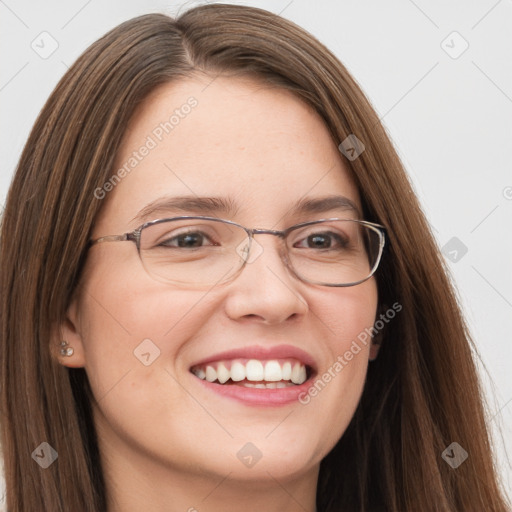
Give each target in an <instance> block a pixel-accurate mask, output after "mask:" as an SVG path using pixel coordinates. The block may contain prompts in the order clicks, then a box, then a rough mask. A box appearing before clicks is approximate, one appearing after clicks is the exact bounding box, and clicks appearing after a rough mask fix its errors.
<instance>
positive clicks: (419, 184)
mask: <svg viewBox="0 0 512 512" xmlns="http://www.w3.org/2000/svg"><path fill="white" fill-rule="evenodd" d="M198 3H203V2H165V1H159V0H149V1H142V0H110V1H100V0H89V1H87V0H71V1H67V2H64V1H55V0H53V1H45V2H36V1H35V0H34V1H27V0H25V1H15V0H0V49H1V50H0V58H1V74H0V104H1V109H2V116H1V118H0V145H1V146H0V155H1V159H2V166H1V172H0V206H1V205H2V204H3V202H4V199H5V195H6V193H7V189H8V186H9V182H10V180H11V177H12V174H13V171H14V169H15V166H16V162H17V160H18V158H19V155H20V152H21V150H22V147H23V144H24V142H25V140H26V138H27V136H28V133H29V130H30V128H31V126H32V124H33V122H34V120H35V117H36V115H37V114H38V112H39V110H40V109H41V107H42V105H43V103H44V101H45V100H46V98H47V97H48V95H49V94H50V92H51V90H52V89H53V87H54V86H55V84H56V83H57V81H58V79H59V78H60V77H61V76H62V74H63V73H64V72H65V71H66V69H67V67H68V66H69V65H70V64H71V63H72V62H73V61H74V60H75V59H76V58H77V57H78V56H79V54H81V53H82V51H83V50H85V48H86V47H87V46H88V45H89V44H90V43H92V42H93V41H94V40H96V39H97V38H98V37H99V36H101V35H102V34H104V33H105V32H106V31H108V30H109V29H111V28H113V27H114V26H115V25H117V24H119V23H120V22H122V21H124V20H126V19H128V18H131V17H133V16H136V15H139V14H145V13H148V12H155V11H156V12H165V13H167V14H171V15H172V14H176V13H177V12H178V10H179V9H180V8H181V10H183V9H184V8H187V7H190V6H193V5H196V4H198ZM230 3H245V4H248V5H253V6H256V7H262V8H265V9H268V10H270V11H273V12H275V13H280V14H281V15H282V16H284V17H286V18H288V19H290V20H292V21H294V22H296V23H297V24H299V25H300V26H302V27H304V28H305V29H307V30H308V31H310V32H311V33H313V34H314V35H315V36H316V37H317V38H319V39H320V40H321V41H322V42H323V43H324V44H326V45H327V47H329V48H330V49H331V50H333V51H334V53H335V54H336V55H337V56H338V57H339V58H340V59H341V60H342V62H344V63H345V65H346V66H347V67H348V69H349V70H350V71H351V72H352V74H353V75H354V76H355V78H356V79H357V80H358V82H359V83H360V84H361V86H362V87H363V89H364V91H365V92H366V94H367V95H368V96H369V98H370V100H371V101H372V103H373V105H374V107H375V109H376V110H377V112H378V113H379V115H380V116H381V117H382V119H383V122H384V123H385V125H386V127H387V129H388V131H389V133H390V135H391V137H392V139H393V141H394V142H395V145H396V147H397V148H398V151H399V153H400V155H401V157H402V159H403V162H404V164H405V166H406V168H407V170H408V172H409V173H410V176H411V178H412V180H413V183H414V186H415V189H416V192H417V193H418V195H419V197H420V199H421V202H422V204H423V206H424V209H425V212H426V214H427V217H428V219H429V221H430V222H431V225H432V226H433V229H434V232H435V234H436V237H437V240H438V242H439V245H440V246H441V247H444V246H445V244H447V242H448V241H449V240H450V239H452V238H453V237H456V238H457V239H458V241H455V242H453V241H452V243H456V244H458V245H459V248H456V250H457V255H455V253H453V252H451V254H450V251H452V250H453V248H454V247H456V246H453V247H452V246H448V248H447V249H446V251H445V252H446V257H447V258H448V259H450V258H452V259H453V258H454V257H455V256H456V257H457V258H458V260H457V261H456V262H454V261H450V263H449V264H450V268H451V271H452V275H453V279H454V282H455V284H456V286H457V288H458V290H459V294H460V300H461V302H462V304H463V307H464V310H465V313H466V316H467V319H468V322H469V325H470V327H471V329H472V332H473V335H474V338H475V340H476V344H477V348H478V351H479V354H480V357H481V360H482V364H481V368H482V375H483V379H484V383H485V387H486V390H487V393H488V396H489V415H490V417H491V418H492V421H491V425H492V428H493V431H494V432H493V433H494V437H495V442H496V450H497V452H498V456H499V464H500V471H501V474H502V475H503V481H504V484H505V487H506V488H507V489H509V493H510V488H511V487H512V485H511V483H512V471H511V465H510V462H509V461H508V458H507V456H506V452H508V453H509V454H510V453H512V435H511V434H512V379H511V378H510V374H511V370H510V366H511V363H512V339H511V334H510V333H511V332H512V279H511V277H512V276H511V267H512V265H511V262H512V236H511V235H512V229H511V220H512V172H511V168H510V164H511V162H512V138H511V136H512V44H511V43H512V40H511V39H510V33H511V31H512V2H511V0H500V1H496V0H480V1H476V0H475V1H473V2H468V1H462V0H460V1H450V2H442V1H439V0H436V1H427V0H416V1H412V0H401V1H400V0H390V1H386V2H383V1H378V0H373V1H356V0H353V1H348V0H347V1H345V0H344V1H341V2H335V1H315V2H313V1H309V2H308V1H306V0H291V1H290V0H279V1H274V2H272V1H270V0H268V1H263V0H262V1H248V2H230ZM44 31H46V32H48V33H49V34H50V35H51V38H53V39H54V40H55V41H56V42H57V43H58V48H57V49H56V50H55V52H54V53H53V54H52V55H50V56H49V57H48V58H42V57H41V56H40V55H39V54H38V53H37V52H36V51H35V50H34V49H33V48H32V46H34V47H36V48H39V50H38V51H39V52H40V53H41V52H44V51H49V50H50V49H51V44H52V40H51V38H50V37H49V36H47V35H42V36H41V35H40V34H41V33H42V32H44ZM454 31H456V32H457V33H458V34H459V35H457V34H455V35H454V34H452V33H453V32H454ZM443 41H444V42H443ZM466 44H468V45H469V47H468V48H467V50H466V51H464V53H462V54H461V55H458V54H459V53H460V52H461V51H462V50H463V49H464V47H465V45H466ZM31 45H32V46H31ZM450 54H451V55H450ZM44 56H45V55H44ZM454 57H456V58H454ZM461 243H462V244H464V246H466V247H467V253H466V254H464V255H463V256H462V257H461V255H462V252H461V251H460V247H461V245H460V244H461ZM446 343H450V340H449V339H447V340H446ZM485 368H486V370H485ZM460 420H461V421H471V418H461V419H460ZM453 441H456V439H454V440H453ZM506 446H508V449H506ZM418 457H419V458H421V454H418ZM469 457H471V453H470V454H469ZM419 463H421V462H419Z"/></svg>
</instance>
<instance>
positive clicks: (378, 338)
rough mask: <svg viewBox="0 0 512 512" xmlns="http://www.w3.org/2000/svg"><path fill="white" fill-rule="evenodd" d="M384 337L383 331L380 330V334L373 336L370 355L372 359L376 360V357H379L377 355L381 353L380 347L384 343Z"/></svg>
mask: <svg viewBox="0 0 512 512" xmlns="http://www.w3.org/2000/svg"><path fill="white" fill-rule="evenodd" d="M382 338H383V335H382V332H379V333H378V334H376V335H375V336H373V338H372V344H371V346H370V355H369V357H368V359H369V360H370V361H375V359H377V356H378V355H379V349H380V346H381V344H382Z"/></svg>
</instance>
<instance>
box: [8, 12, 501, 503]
mask: <svg viewBox="0 0 512 512" xmlns="http://www.w3.org/2000/svg"><path fill="white" fill-rule="evenodd" d="M0 254H1V261H2V267H1V289H2V310H1V311H2V312H1V329H2V331H1V332H2V338H1V341H2V343H1V369H2V413H3V415H2V425H1V426H2V445H3V454H4V459H5V473H6V484H7V504H8V510H9V511H10V512H28V511H36V510H37V511H40V510H45V511H52V512H53V511H59V510H62V511H64V510H65V511H68V510H73V511H104V510H106V511H108V512H117V511H119V512H128V511H135V510H137V511H138V510H142V509H147V510H154V511H163V510H165V511H169V510H172V511H179V510H189V511H194V510H197V511H212V512H213V511H220V510H222V511H231V510H240V509H244V510H246V511H253V510H258V511H259V510H265V511H269V512H272V511H274V510H287V511H295V510H297V511H298V510H306V511H308V512H312V511H315V510H316V511H318V512H320V511H338V510H350V511H352V510H354V511H355V510H357V511H370V510H371V511H380V510H390V511H391V510H393V511H404V510H407V511H413V510H414V511H434V510H435V511H441V510H443V511H448V510H450V511H454V510H457V511H459V510H460V511H470V510H475V511H482V510H486V511H487V510H493V511H504V510H506V503H505V498H504V497H503V495H502V491H501V490H500V488H499V485H498V479H497V476H496V473H495V471H494V468H493V461H492V458H491V456H490V455H489V453H490V446H489V438H488V433H487V427H486V425H485V421H484V412H483V405H482V395H481V390H480V388H479V385H478V380H477V374H476V370H475V366H474V363H473V360H472V353H471V341H470V338H469V334H468V332H467V329H466V326H465V324H464V321H463V319H462V317H461V314H460V311H459V308H458V306H457V303H456V300H455V296H454V293H453V290H452V288H451V285H450V283H449V280H448V278H447V276H446V271H445V268H444V266H443V260H442V258H441V256H440V254H439V252H438V249H437V247H436V245H435V243H434V241H433V237H432V235H431V233H430V230H429V228H428V225H427V223H426V221H425V218H424V216H423V214H422V212H421V209H420V207H419V204H418V201H417V199H416V198H415V196H414V194H413V192H412V190H411V187H410V184H409V182H408V179H407V177H406V175H405V173H404V171H403V168H402V166H401V164H400V162H399V160H398V158H397V156H396V153H395V152H394V150H393V148H392V146H391V144H390V142H389V139H388V138H387V136H386V134H385V132H384V130H383V128H382V126H381V125H380V123H379V120H378V118H377V116H376V115H375V113H374V112H373V110H372V109H371V107H370V106H369V104H368V101H367V100H366V98H365V97H364V95H363V93H362V92H361V91H360V89H359V88H358V87H357V85H356V84H355V82H354V81H353V79H352V78H351V77H350V75H349V74H348V73H347V71H346V70H345V68H344V67H343V66H342V65H341V64H340V63H339V62H338V61H337V59H336V58H335V57H334V56H333V55H332V54H331V53H330V52H329V51H328V50H327V49H326V48H324V47H323V46H322V45H321V44H320V43H319V42H318V41H316V40H315V39H313V38H312V37H311V36H310V35H308V34H307V33H305V32H304V31H303V30H301V29H300V28H298V27H296V26H295V25H293V24H292V23H290V22H288V21H286V20H284V19H282V18H280V17H278V16H276V15H273V14H271V13H268V12H266V11H263V10H259V9H254V8H248V7H239V6H228V5H211V6H210V5H207V6H201V7H197V8H195V9H192V10H190V11H188V12H186V13H184V14H183V15H181V16H180V17H179V18H177V19H176V20H173V19H171V18H169V17H167V16H164V15H156V14H155V15H147V16H142V17H139V18H136V19H133V20H131V21H128V22H126V23H124V24H122V25H120V26H119V27H117V28H116V29H114V30H112V31H111V32H110V33H108V34H107V35H106V36H104V37H103V38H102V39H100V40H99V41H98V42H96V43H95V44H93V45H92V46H91V47H90V48H89V49H88V50H87V51H86V52H85V53H84V54H83V55H82V56H81V57H80V58H79V59H78V61H77V62H76V63H75V65H73V66H72V67H71V69H70V70H69V71H68V72H67V73H66V75H65V76H64V78H63V79H62V80H61V82H60V83H59V84H58V86H57V88H56V90H55V91H54V93H53V94H52V95H51V97H50V99H49V100H48V102H47V104H46V105H45V107H44V109H43V111H42V112H41V114H40V116H39V119H38V120H37V122H36V124H35V126H34V129H33V131H32V134H31V135H30V138H29V140H28V143H27V145H26V148H25V150H24V152H23V155H22V157H21V160H20V163H19V166H18V169H17V171H16V175H15V178H14V181H13V184H12V187H11V190H10V192H9V197H8V201H7V205H6V209H5V213H4V217H3V225H2V238H1V253H0Z"/></svg>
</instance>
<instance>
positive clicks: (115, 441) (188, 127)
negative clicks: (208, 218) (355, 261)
mask: <svg viewBox="0 0 512 512" xmlns="http://www.w3.org/2000/svg"><path fill="white" fill-rule="evenodd" d="M210 82H211V78H210V77H208V78H205V77H200V76H199V77H194V78H191V79H187V80H182V81H179V82H174V83H172V84H165V85H164V86H161V87H160V88H159V89H157V90H156V91H154V92H153V93H152V94H151V95H150V96H149V97H148V98H147V100H146V101H145V102H144V104H143V105H142V106H141V107H140V108H139V110H138V112H137V113H136V115H135V116H134V118H133V119H132V121H131V123H130V125H129V126H128V129H127V132H126V134H125V139H124V142H123V145H122V148H121V151H120V153H119V155H118V158H117V165H118V166H119V167H121V166H122V165H123V164H124V162H126V161H127V159H128V158H129V157H130V155H131V154H132V152H133V151H135V150H137V149H138V148H140V146H141V145H142V144H144V142H145V141H146V139H147V136H148V135H149V134H151V133H152V131H153V130H154V129H155V127H156V126H158V125H159V124H160V123H161V122H162V121H164V120H166V119H168V118H169V116H170V115H171V114H172V112H173V111H174V110H175V109H176V108H179V107H180V105H182V104H184V103H185V102H186V100H187V99H188V98H189V97H190V96H194V97H195V98H196V99H197V100H198V106H197V107H195V108H194V109H193V110H192V112H191V113H190V114H189V115H188V116H187V117H185V118H184V119H181V120H180V123H179V125H177V126H176V127H175V128H174V129H173V131H172V132H171V133H169V134H167V135H166V136H165V137H164V138H163V139H162V141H161V142H160V143H159V144H158V145H157V147H156V148H154V149H152V150H151V151H150V152H149V154H148V155H147V156H146V157H145V158H144V159H143V160H142V161H141V162H140V163H139V164H138V165H137V167H136V168H135V169H134V170H133V171H132V172H131V173H130V174H129V175H128V176H126V177H125V178H124V179H123V180H121V182H120V183H119V184H118V185H117V186H116V187H115V188H114V190H112V191H111V192H109V193H108V195H107V197H106V198H105V199H104V206H103V209H102V212H101V215H100V218H99V219H98V221H97V223H96V225H95V226H94V232H93V238H97V237H100V236H104V235H112V234H122V233H125V232H127V231H132V230H133V229H135V228H137V227H138V226H139V225H140V224H141V222H138V221H136V220H133V219H134V217H135V216H136V214H137V213H138V212H139V211H140V210H141V209H142V208H144V207H145V206H146V205H147V204H148V203H150V202H151V201H153V200H155V199H156V198H159V197H161V196H163V195H166V194H167V195H172V196H175V195H176V196H177V195H191V194H193V195H198V196H223V197H226V196H230V197H233V198H234V199H235V200H236V201H237V202H238V205H239V208H238V211H237V212H236V215H235V216H233V217H230V220H234V221H236V222H238V223H240V224H242V225H244V226H248V227H259V228H271V229H284V228H286V227H288V226H291V225H293V224H296V223H298V222H301V221H304V220H310V219H312V220H313V219H315V218H322V214H316V215H311V214H310V215H309V216H308V217H307V218H303V217H296V216H291V215H290V211H291V208H292V206H293V205H294V204H295V203H296V202H297V201H298V200H299V199H301V198H303V197H304V196H307V197H312V198H314V197H320V196H325V195H330V194H333V193H335V194H340V195H344V196H346V197H348V198H350V199H351V200H352V201H354V202H355V203H356V204H357V205H358V206H359V208H360V206H361V205H360V198H359V195H358V192H357V189H356V187H355V186H354V183H353V182H352V180H351V179H350V176H349V174H348V172H347V169H346V168H345V166H344V165H345V164H344V163H343V160H342V157H341V155H340V153H339V151H338V149H337V147H336V144H335V143H334V142H333V141H332V140H331V138H330V136H329V133H328V131H327V129H326V127H325V126H324V124H323V122H322V120H321V119H320V117H319V116H318V115H317V114H316V113H315V112H314V111H313V110H312V109H310V108H309V107H308V106H306V105H305V104H303V103H302V102H301V101H300V100H298V99H297V98H296V97H295V96H293V95H292V94H291V93H289V92H287V91H284V90H280V89H275V88H270V87H269V86H267V85H263V84H261V83H258V82H256V81H253V80H250V79H246V78H245V79H244V78H240V77H238V78H233V77H231V78H228V77H217V78H216V79H215V80H214V81H213V82H211V83H210ZM209 83H210V85H209V86H208V87H206V86H207V84H209ZM116 168H117V167H116ZM283 191H286V193H285V194H283ZM180 214H181V215H183V213H178V215H180ZM162 216H164V215H163V214H161V213H159V214H158V216H156V217H155V218H158V217H162ZM169 216H172V215H169ZM221 217H223V218H226V217H224V216H222V215H221ZM149 220H151V219H149ZM257 241H258V242H259V244H260V245H261V247H262V248H263V253H262V254H261V255H260V256H259V257H258V258H257V259H256V260H255V261H254V262H252V263H250V264H247V265H246V267H245V268H244V270H243V271H242V273H241V274H240V275H239V276H238V277H237V278H236V279H235V280H233V281H232V282H230V283H227V284H224V285H221V286H216V287H213V288H212V289H210V290H209V291H208V290H204V289H202V290H190V289H188V290H187V289H183V288H176V287H173V286H170V285H166V284H164V283H161V282H159V281H156V280H154V279H152V278H151V277H150V276H149V275H148V274H147V273H146V271H145V270H144V268H143V267H142V265H141V262H140V259H139V257H138V254H137V251H136V247H135V244H134V243H132V242H115V243H101V244H97V245H95V246H93V247H92V248H91V249H90V251H89V254H88V260H87V263H86V271H85V273H84V279H83V283H82V286H81V288H80V292H79V293H78V294H77V297H76V299H75V300H74V301H73V303H72V304H71V306H70V308H69V311H68V318H67V321H66V322H65V323H64V324H63V325H62V329H61V330H62V334H63V339H65V340H67V341H68V343H69V345H70V346H72V347H73V348H74V354H73V355H72V356H71V357H61V358H60V361H61V363H62V364H64V365H67V366H69V367H85V370H86V372H87V375H88V377H89V380H90V382H91V387H92V391H93V394H94V397H95V402H94V403H93V410H94V421H95V425H96V428H97V431H98V436H99V445H100V452H101V454H102V460H103V469H104V473H105V478H106V483H107V491H108V496H109V508H108V511H109V512H132V511H140V510H153V511H156V512H159V511H162V512H163V511H165V512H169V511H190V512H192V511H194V510H197V511H200V512H203V511H208V512H217V511H219V512H220V511H223V512H226V511H228V512H229V511H239V510H244V511H246V512H252V511H257V512H260V511H261V510H265V511H267V512H273V511H282V510H288V511H292V512H293V511H299V510H300V511H302V512H303V511H304V510H306V511H311V512H313V511H314V510H315V494H316V486H317V478H318V470H319V464H320V462H321V460H322V458H323V457H324V456H325V455H326V454H327V453H328V452H329V451H330V450H331V448H332V447H333V446H334V445H335V443H336V442H337V441H338V439H339V438H340V437H341V436H342V434H343V432H344V431H345V429H346V427H347V425H348V423H349V422H350V419H351V418H352V416H353V414H354V411H355V408H356V406H357V403H358V401H359V399H360V396H361V392H362V389H363V385H364V380H365V376H366V371H367V366H368V359H369V358H372V359H373V358H374V357H375V356H376V350H377V347H375V346H374V347H370V345H369V344H368V345H367V346H363V347H362V350H361V351H360V352H359V353H358V354H357V355H356V356H354V358H353V359H352V360H351V361H350V362H349V363H348V364H347V365H346V366H345V367H344V368H343V371H341V372H339V373H338V374H337V376H336V377H335V378H334V379H332V380H331V382H330V383H329V384H328V385H327V386H326V387H325V388H324V389H323V390H322V391H321V392H320V393H318V395H317V396H316V397H314V398H312V399H311V401H310V402H309V403H308V404H307V405H303V404H300V403H295V402H294V403H292V404H288V405H284V406H279V407H261V406H253V405H252V406H249V405H245V404H243V403H240V402H237V401H234V400H232V399H228V398H226V397H223V396H219V395H217V394H216V393H213V392H211V391H209V390H207V389H205V387H204V386H203V385H202V384H201V382H200V381H198V379H197V378H196V377H194V376H193V375H192V374H191V373H190V372H189V368H190V366H191V365H192V364H193V363H194V362H197V361H199V360H201V359H203V358H205V357H207V356H210V355H213V354H216V353H218V352H221V351H225V350H229V349H232V348H238V347H245V346H250V345H262V346H272V345H278V344H283V343H284V344H291V345H295V346H297V347H299V348H301V349H303V350H305V351H307V352H308V353H309V354H310V355H312V356H313V357H314V359H315V361H316V364H317V367H318V372H319V374H322V373H323V372H324V371H326V370H327V369H328V368H329V367H332V365H333V363H334V362H335V361H336V358H337V357H338V356H339V355H342V354H344V353H345V352H346V350H348V349H349V347H350V344H351V343H352V341H353V340H355V339H356V337H357V335H358V334H359V333H360V332H361V331H363V330H364V329H365V328H370V327H371V326H372V325H373V323H374V320H375V316H376V311H377V301H378V297H377V287H376V283H375V280H374V278H371V279H369V280H368V281H366V282H364V283H362V284H360V285H358V286H352V287H348V288H330V287H325V286H318V285H312V284H307V283H304V282H301V281H299V280H298V279H296V278H295V277H293V276H292V275H291V274H290V273H289V272H288V271H287V269H286V267H285V265H284V264H283V263H282V261H281V259H280V257H279V253H278V251H277V248H278V243H279V240H278V239H277V238H276V237H272V236H266V235H259V236H258V235H257ZM148 338H149V339H151V340H152V342H153V343H154V344H155V345H156V346H157V347H158V349H159V350H160V356H159V357H158V358H157V359H156V360H155V361H154V362H153V363H152V364H151V365H149V366H145V365H143V364H142V363H141V362H140V361H139V360H138V359H137V358H136V357H134V353H133V351H134V350H135V349H136V347H137V346H138V345H139V344H140V343H141V341H142V340H144V339H148ZM247 442H251V443H253V444H254V445H256V446H257V447H258V449H259V450H260V451H261V453H262V458H261V460H259V462H258V463H257V464H256V465H254V466H253V467H252V468H248V467H246V466H245V465H244V464H242V463H241V462H240V460H239V459H238V458H237V452H238V451H239V450H240V449H241V448H242V447H243V446H244V445H245V444H246V443H247Z"/></svg>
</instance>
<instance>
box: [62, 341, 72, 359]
mask: <svg viewBox="0 0 512 512" xmlns="http://www.w3.org/2000/svg"><path fill="white" fill-rule="evenodd" d="M60 346H61V349H60V353H61V354H62V355H63V356H68V357H69V356H72V355H73V353H74V352H75V351H74V350H73V347H68V342H67V341H61V342H60Z"/></svg>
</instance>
